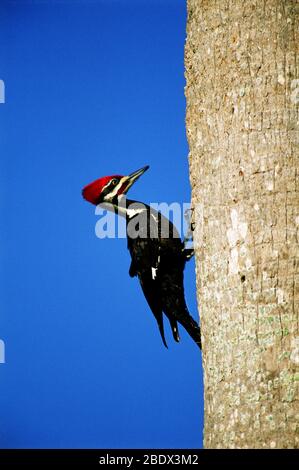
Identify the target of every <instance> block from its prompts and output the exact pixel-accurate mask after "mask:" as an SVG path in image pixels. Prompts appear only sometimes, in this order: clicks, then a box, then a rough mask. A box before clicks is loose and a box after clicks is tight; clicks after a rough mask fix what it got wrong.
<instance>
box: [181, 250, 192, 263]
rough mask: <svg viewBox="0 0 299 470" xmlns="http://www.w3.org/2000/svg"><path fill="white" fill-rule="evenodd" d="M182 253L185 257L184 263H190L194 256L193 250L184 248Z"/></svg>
mask: <svg viewBox="0 0 299 470" xmlns="http://www.w3.org/2000/svg"><path fill="white" fill-rule="evenodd" d="M183 253H184V255H185V259H186V261H190V259H191V258H192V257H193V256H194V249H193V248H184V249H183Z"/></svg>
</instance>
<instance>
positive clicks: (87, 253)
mask: <svg viewBox="0 0 299 470" xmlns="http://www.w3.org/2000/svg"><path fill="white" fill-rule="evenodd" d="M185 27H186V6H185V1H184V0H168V1H167V0H164V1H163V0H161V1H158V0H157V1H154V0H147V1H146V0H139V1H137V0H136V1H132V0H131V1H130V0H127V1H116V0H115V1H108V0H107V1H104V0H103V1H100V0H99V1H92V2H89V1H84V2H80V1H64V2H60V1H53V2H50V1H40V2H38V1H30V2H26V1H19V2H18V1H15V2H10V1H3V0H2V1H1V3H0V31H1V32H0V61H1V63H0V67H1V68H0V78H1V79H3V80H4V81H5V85H6V103H5V104H1V105H0V120H1V122H0V124H1V135H0V145H1V155H0V170H1V172H0V175H1V176H0V178H1V179H0V210H1V233H0V250H1V251H0V256H1V268H0V276H1V277H0V309H1V314H0V315H1V318H0V338H2V339H3V340H4V341H5V344H6V364H0V380H1V384H0V423H1V425H0V446H1V447H11V448H18V447H34V448H36V447H55V448H56V447H58V448H59V447H70V448H75V447H87V448H88V447H96V448H115V447H116V448H122V447H123V448H126V447H127V448H138V447H139V448H140V447H145V448H147V447H149V448H167V447H168V448H180V447H181V448H188V447H189V448H192V447H194V448H197V447H201V443H202V427H203V423H202V422H203V399H202V381H201V380H202V379H201V374H202V371H201V364H200V361H201V356H200V353H199V351H198V348H197V347H196V346H195V344H194V343H193V342H192V340H191V339H190V338H189V337H188V335H187V334H186V333H185V332H184V331H183V330H182V328H181V337H182V341H181V343H180V344H175V343H174V342H173V340H172V337H171V335H170V331H169V328H168V325H167V326H166V335H167V338H168V344H169V350H166V349H165V348H164V346H163V344H162V342H161V339H160V336H159V332H158V329H157V326H156V323H155V320H154V317H153V315H152V314H151V312H150V310H149V308H148V306H147V304H146V302H145V299H144V298H143V295H142V292H141V289H140V286H139V283H138V281H137V279H136V278H135V279H133V280H132V279H130V278H129V276H128V269H129V262H130V259H129V253H128V251H127V249H126V241H125V240H124V239H121V240H119V239H112V240H111V239H110V240H108V239H107V240H99V239H98V238H96V236H95V233H94V228H95V224H96V221H97V220H98V216H96V215H95V213H94V208H93V206H91V205H90V204H88V203H87V202H85V201H83V199H82V198H81V188H82V187H83V186H84V185H85V184H87V183H89V182H90V181H92V180H93V179H95V178H98V177H100V176H104V175H107V174H108V175H109V174H113V173H120V174H128V173H130V172H132V171H133V170H136V169H138V168H140V167H141V166H143V165H145V164H149V165H150V167H151V168H150V170H149V171H148V172H147V173H146V174H145V175H144V176H143V177H142V178H141V179H140V180H139V181H138V183H136V185H135V186H134V187H133V188H132V189H131V191H130V197H132V198H135V199H138V200H141V201H145V202H151V201H152V202H157V201H165V202H173V201H179V202H188V201H189V200H190V186H189V176H188V160H187V154H188V147H187V142H186V135H185V123H184V119H185V98H184V85H185V80H184V42H185ZM186 297H187V302H188V305H189V307H190V311H191V313H192V314H193V316H194V317H195V318H196V319H197V318H198V313H197V306H196V290H195V273H194V262H193V261H192V262H191V263H189V264H188V266H187V268H186Z"/></svg>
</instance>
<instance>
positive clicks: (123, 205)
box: [82, 166, 201, 348]
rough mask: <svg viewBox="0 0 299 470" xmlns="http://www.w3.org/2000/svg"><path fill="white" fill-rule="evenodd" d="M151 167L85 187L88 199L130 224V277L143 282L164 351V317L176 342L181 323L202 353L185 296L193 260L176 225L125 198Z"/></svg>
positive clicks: (198, 332) (128, 225) (144, 205)
mask: <svg viewBox="0 0 299 470" xmlns="http://www.w3.org/2000/svg"><path fill="white" fill-rule="evenodd" d="M148 168H149V167H148V166H145V167H144V168H141V169H140V170H137V171H135V172H134V173H131V174H130V175H129V176H121V175H113V176H105V177H103V178H100V179H97V180H96V181H93V182H92V183H90V184H88V185H87V186H85V187H84V189H83V191H82V195H83V197H84V199H86V200H87V201H89V202H91V203H92V204H94V205H98V204H101V205H102V206H103V207H105V208H106V209H107V210H111V211H113V212H116V213H117V214H119V215H121V216H123V217H125V218H126V226H127V239H128V249H129V252H130V254H131V258H132V261H131V266H130V269H129V275H130V276H131V277H134V276H138V279H139V281H140V284H141V287H142V290H143V293H144V296H145V298H146V300H147V302H148V304H149V307H150V309H151V310H152V312H153V314H154V316H155V318H156V320H157V323H158V326H159V330H160V334H161V337H162V340H163V343H164V345H165V346H166V347H167V343H166V340H165V335H164V327H163V312H164V313H165V315H166V316H167V318H168V320H169V323H170V326H171V329H172V334H173V337H174V339H175V341H177V342H179V340H180V337H179V331H178V325H177V322H179V323H180V324H181V325H182V326H183V327H184V328H185V329H186V331H187V332H188V333H189V335H190V336H191V338H193V340H194V341H195V343H196V344H197V345H198V346H199V347H200V348H201V339H200V327H199V326H198V324H197V323H196V322H195V321H194V319H193V318H192V317H191V315H190V314H189V312H188V308H187V306H186V302H185V296H184V283H183V276H184V274H183V273H184V267H185V263H186V261H187V260H188V259H190V257H191V256H192V254H191V252H192V250H190V249H186V248H185V245H184V243H183V242H182V241H181V239H180V236H179V234H178V232H177V230H176V228H175V227H174V225H173V224H172V223H171V222H170V221H169V220H168V219H167V218H166V217H164V216H163V215H162V214H161V213H160V212H158V211H156V210H154V209H153V208H151V207H150V206H148V205H146V204H143V203H140V202H137V201H133V200H130V199H127V198H126V197H125V194H126V193H127V191H128V190H129V188H130V187H131V186H132V184H133V183H135V181H136V180H137V179H138V178H139V177H140V176H141V175H142V174H143V173H144V172H145V171H146V170H147V169H148Z"/></svg>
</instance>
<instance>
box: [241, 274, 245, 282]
mask: <svg viewBox="0 0 299 470" xmlns="http://www.w3.org/2000/svg"><path fill="white" fill-rule="evenodd" d="M245 281H246V277H245V275H244V274H243V275H242V276H241V282H245Z"/></svg>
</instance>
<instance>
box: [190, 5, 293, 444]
mask: <svg viewBox="0 0 299 470" xmlns="http://www.w3.org/2000/svg"><path fill="white" fill-rule="evenodd" d="M298 6H299V4H298V2H296V1H290V0H286V1H281V0H268V1H266V0H264V1H261V0H257V1H254V0H249V1H241V0H234V1H227V0H225V1H222V0H213V1H210V0H209V1H208V0H206V1H204V0H188V20H187V41H186V48H185V70H186V98H187V113H186V127H187V137H188V142H189V148H190V154H189V164H190V180H191V186H192V203H193V207H194V208H196V210H195V232H194V239H195V244H196V271H197V295H198V306H199V312H200V318H201V325H202V340H203V366H204V384H205V385H204V386H205V392H204V397H205V405H204V406H205V427H204V445H205V447H207V448H219V447H220V448H248V447H249V448H295V447H297V448H298V447H299V435H298V427H299V424H298V423H299V407H298V388H297V387H298V380H299V369H298V366H299V332H298V308H299V258H298V232H299V166H298V140H299V139H298V121H299V116H298V103H299V75H298V65H299V64H298V45H299V34H298Z"/></svg>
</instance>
